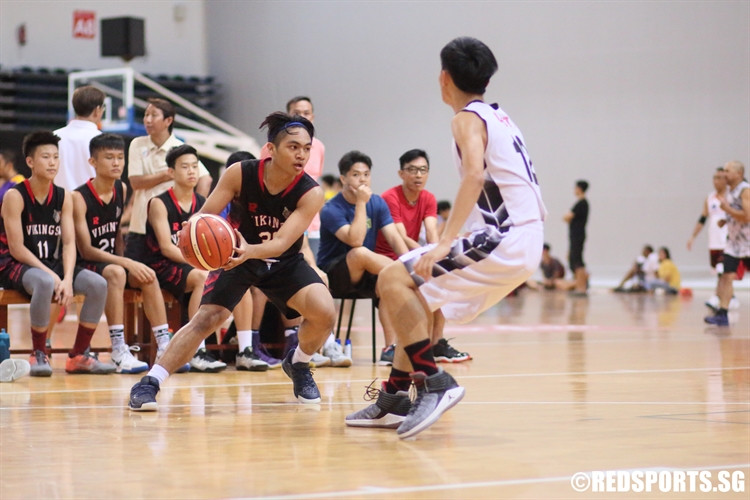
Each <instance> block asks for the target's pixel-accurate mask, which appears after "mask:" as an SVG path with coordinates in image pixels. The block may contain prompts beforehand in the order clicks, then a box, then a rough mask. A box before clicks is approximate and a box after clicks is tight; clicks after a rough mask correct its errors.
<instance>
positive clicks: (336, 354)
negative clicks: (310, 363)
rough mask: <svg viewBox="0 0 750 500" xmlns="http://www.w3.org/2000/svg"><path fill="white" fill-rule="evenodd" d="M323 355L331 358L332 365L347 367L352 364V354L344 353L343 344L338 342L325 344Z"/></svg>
mask: <svg viewBox="0 0 750 500" xmlns="http://www.w3.org/2000/svg"><path fill="white" fill-rule="evenodd" d="M323 355H324V356H328V357H329V358H331V366H336V367H339V368H346V367H347V366H352V358H351V356H347V355H346V354H344V350H343V349H342V347H341V344H339V343H338V342H327V343H326V345H324V346H323Z"/></svg>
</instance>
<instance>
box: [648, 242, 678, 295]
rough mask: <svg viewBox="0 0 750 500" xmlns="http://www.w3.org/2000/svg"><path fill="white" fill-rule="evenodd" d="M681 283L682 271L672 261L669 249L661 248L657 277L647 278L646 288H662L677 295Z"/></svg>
mask: <svg viewBox="0 0 750 500" xmlns="http://www.w3.org/2000/svg"><path fill="white" fill-rule="evenodd" d="M680 284H681V283H680V271H679V270H678V269H677V266H676V265H675V263H674V262H672V258H671V256H670V255H669V249H668V248H667V247H661V248H659V270H658V271H657V272H656V278H654V279H650V280H646V289H647V290H649V291H653V290H657V289H659V288H661V289H662V290H664V291H665V292H666V293H667V294H669V295H677V293H679V291H680Z"/></svg>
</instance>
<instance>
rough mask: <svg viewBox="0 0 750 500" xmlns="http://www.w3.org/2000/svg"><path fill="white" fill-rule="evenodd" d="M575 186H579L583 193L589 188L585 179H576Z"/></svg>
mask: <svg viewBox="0 0 750 500" xmlns="http://www.w3.org/2000/svg"><path fill="white" fill-rule="evenodd" d="M576 186H578V187H579V188H580V190H581V191H583V192H584V193H585V192H586V190H587V189H588V188H589V183H588V182H586V181H578V182H576ZM568 189H570V188H568Z"/></svg>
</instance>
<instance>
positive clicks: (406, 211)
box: [375, 149, 471, 364]
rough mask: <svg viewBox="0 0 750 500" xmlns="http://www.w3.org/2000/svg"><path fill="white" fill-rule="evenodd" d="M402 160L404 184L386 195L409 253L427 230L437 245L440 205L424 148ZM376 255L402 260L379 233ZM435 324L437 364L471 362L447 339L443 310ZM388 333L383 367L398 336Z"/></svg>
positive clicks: (386, 192)
mask: <svg viewBox="0 0 750 500" xmlns="http://www.w3.org/2000/svg"><path fill="white" fill-rule="evenodd" d="M398 161H399V164H400V168H399V171H398V175H399V177H401V180H402V183H401V184H400V185H398V186H394V187H392V188H391V189H389V190H387V191H385V192H384V193H383V195H382V198H383V200H384V201H385V202H386V204H387V205H388V209H389V210H390V212H391V217H393V222H394V224H395V225H396V229H397V230H398V232H399V234H400V235H401V238H402V239H403V240H404V243H406V246H407V248H408V249H409V250H414V249H415V248H419V247H420V246H421V245H420V243H419V241H418V240H419V236H420V232H421V230H422V228H423V227H424V233H425V240H426V242H427V243H428V244H430V243H437V241H438V234H437V227H436V226H437V202H436V201H435V196H434V195H433V194H432V193H430V192H429V191H427V190H426V189H425V186H426V185H427V179H428V178H429V176H430V160H429V158H428V156H427V153H426V152H425V151H422V150H421V149H412V150H410V151H407V152H406V153H404V154H403V155H401V158H399V159H398ZM375 253H377V254H380V255H385V256H386V257H388V258H390V259H393V260H395V259H397V258H398V255H396V253H395V252H394V251H393V248H391V246H390V245H389V244H388V242H387V241H386V239H385V237H384V236H383V233H380V234H378V239H377V242H376V244H375ZM433 325H434V327H433V331H432V338H431V340H432V351H433V355H434V356H435V359H436V360H437V361H443V362H447V363H455V362H461V361H466V360H468V359H471V356H470V355H469V354H468V353H465V352H459V351H458V350H456V349H455V348H454V347H453V346H451V345H450V344H449V343H448V341H447V340H446V339H445V338H443V326H444V325H445V318H443V313H442V312H441V311H440V310H439V309H438V310H437V311H435V313H434V322H433ZM384 334H385V345H386V348H385V349H384V350H383V352H382V353H381V355H380V361H381V363H383V364H385V363H393V354H394V353H395V350H396V344H395V342H396V337H395V336H393V332H391V331H384Z"/></svg>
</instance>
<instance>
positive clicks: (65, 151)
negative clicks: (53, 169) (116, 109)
mask: <svg viewBox="0 0 750 500" xmlns="http://www.w3.org/2000/svg"><path fill="white" fill-rule="evenodd" d="M104 98H105V95H104V92H102V91H101V90H99V89H98V88H96V87H93V86H91V85H86V86H84V87H78V88H77V89H76V90H75V92H73V99H72V100H73V111H74V112H75V114H76V115H75V118H74V119H72V120H70V122H69V123H68V124H67V125H66V126H65V127H63V128H61V129H57V130H55V132H54V133H55V135H56V136H58V137H59V138H60V143H59V145H58V146H59V150H60V159H59V162H60V163H59V170H58V172H57V176H56V177H55V184H57V185H58V186H60V187H62V188H65V190H66V191H73V190H74V189H76V188H77V187H78V186H81V185H83V184H85V183H86V181H88V180H89V179H91V178H92V177H96V172H95V171H94V168H93V167H92V166H91V165H90V164H89V157H90V156H91V155H90V154H89V143H90V142H91V139H93V138H94V137H96V136H97V135H99V134H101V131H100V130H99V124H100V123H101V121H102V115H103V114H104Z"/></svg>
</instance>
